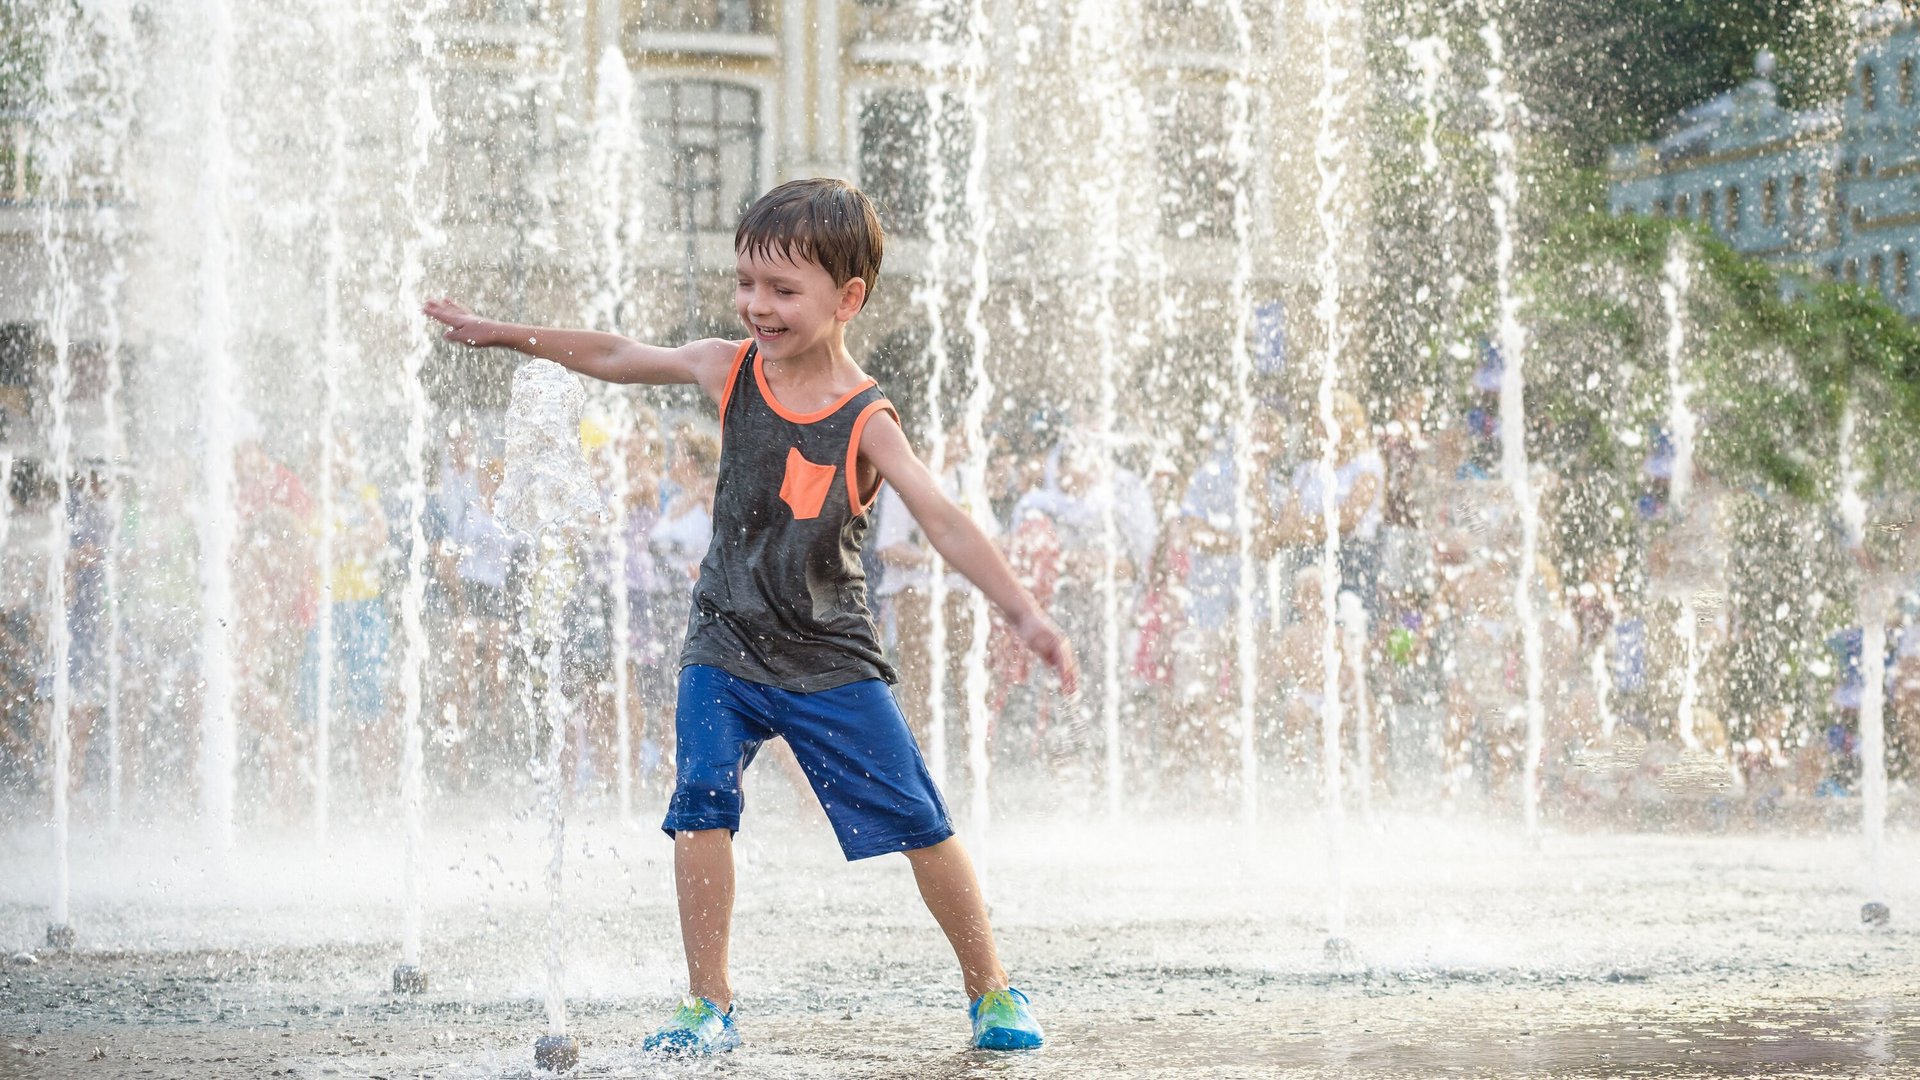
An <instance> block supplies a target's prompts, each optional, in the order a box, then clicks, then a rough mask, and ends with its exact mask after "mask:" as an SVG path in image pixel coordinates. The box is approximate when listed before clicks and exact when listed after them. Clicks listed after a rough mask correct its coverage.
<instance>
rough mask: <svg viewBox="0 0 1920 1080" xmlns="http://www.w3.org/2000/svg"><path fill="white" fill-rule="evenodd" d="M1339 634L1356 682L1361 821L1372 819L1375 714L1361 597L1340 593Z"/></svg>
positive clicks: (1356, 772)
mask: <svg viewBox="0 0 1920 1080" xmlns="http://www.w3.org/2000/svg"><path fill="white" fill-rule="evenodd" d="M1339 607H1340V630H1341V635H1342V637H1343V639H1344V640H1343V644H1344V645H1345V647H1346V654H1347V676H1348V677H1349V678H1351V679H1352V680H1353V686H1354V693H1353V791H1354V796H1355V799H1356V801H1357V802H1358V804H1359V808H1360V816H1361V818H1362V819H1363V820H1364V819H1367V818H1370V817H1372V816H1373V714H1372V711H1371V710H1370V709H1369V708H1368V705H1367V692H1366V686H1367V661H1366V655H1367V609H1366V608H1365V607H1363V606H1361V603H1360V595H1359V594H1358V593H1356V592H1354V591H1353V590H1351V589H1342V590H1340V602H1339Z"/></svg>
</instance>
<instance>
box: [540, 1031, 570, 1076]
mask: <svg viewBox="0 0 1920 1080" xmlns="http://www.w3.org/2000/svg"><path fill="white" fill-rule="evenodd" d="M578 1064H580V1044H579V1043H577V1042H574V1041H573V1037H572V1036H570V1035H542V1036H540V1037H539V1038H538V1039H535V1040H534V1041H533V1067H534V1068H536V1069H544V1070H546V1071H547V1072H555V1073H561V1072H566V1071H567V1070H569V1069H571V1068H573V1067H574V1066H575V1065H578Z"/></svg>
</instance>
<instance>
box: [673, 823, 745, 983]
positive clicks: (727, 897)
mask: <svg viewBox="0 0 1920 1080" xmlns="http://www.w3.org/2000/svg"><path fill="white" fill-rule="evenodd" d="M673 878H674V886H675V892H676V893H677V894H678V895H679V898H680V943H681V946H682V947H683V948H685V949H686V952H687V988H688V989H689V990H690V991H692V992H693V994H694V996H695V997H703V998H706V999H707V1000H708V1001H711V1002H713V1003H714V1004H715V1005H718V1006H719V1007H720V1011H722V1012H725V1011H726V1010H728V1009H730V1008H732V1007H733V987H732V986H731V985H729V984H728V982H727V939H728V936H729V935H730V934H731V932H732V929H733V834H731V833H729V832H728V831H727V830H725V829H701V830H699V831H697V832H687V831H685V830H682V831H680V832H678V833H675V834H674V837H673Z"/></svg>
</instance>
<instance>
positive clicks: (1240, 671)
mask: <svg viewBox="0 0 1920 1080" xmlns="http://www.w3.org/2000/svg"><path fill="white" fill-rule="evenodd" d="M1226 9H1227V18H1228V20H1229V21H1230V22H1231V23H1232V24H1233V37H1234V43H1235V46H1236V48H1237V49H1238V52H1239V55H1238V57H1237V59H1236V60H1235V63H1234V66H1233V70H1232V74H1231V75H1230V76H1229V77H1228V79H1227V102H1228V105H1227V161H1228V164H1229V167H1230V169H1231V175H1232V177H1233V272H1232V275H1231V276H1230V277H1229V278H1228V281H1227V308H1228V310H1229V311H1231V312H1232V313H1233V338H1232V346H1231V349H1230V351H1229V355H1228V362H1229V365H1230V366H1231V368H1232V371H1233V396H1234V401H1235V403H1236V405H1237V415H1236V416H1235V417H1234V439H1233V505H1234V556H1235V560H1234V561H1235V568H1236V570H1237V572H1238V575H1239V581H1238V582H1237V583H1236V584H1237V590H1238V593H1239V595H1238V597H1237V599H1236V601H1235V603H1234V605H1233V644H1234V650H1233V651H1234V672H1235V682H1236V684H1237V687H1236V688H1237V690H1238V691H1239V709H1238V714H1239V715H1238V727H1239V734H1240V821H1241V825H1242V826H1243V827H1244V828H1246V829H1247V830H1249V832H1250V831H1251V830H1252V828H1253V826H1254V823H1255V822H1256V821H1257V820H1258V817H1259V810H1260V744H1259V729H1258V724H1257V717H1256V716H1255V711H1254V706H1255V704H1256V702H1257V700H1258V697H1259V676H1258V673H1257V672H1256V671H1255V670H1254V669H1255V667H1256V666H1257V663H1258V656H1257V643H1258V638H1257V637H1256V636H1255V626H1254V613H1253V606H1254V597H1255V595H1256V594H1257V592H1258V590H1259V586H1260V581H1259V570H1258V567H1256V566H1255V565H1254V558H1253V530H1254V526H1255V522H1254V520H1253V484H1254V483H1255V481H1256V478H1255V476H1254V475H1253V474H1254V469H1255V465H1256V455H1255V454H1254V447H1253V444H1254V438H1255V436H1254V410H1255V407H1256V405H1257V404H1258V403H1257V401H1256V400H1255V397H1254V393H1253V353H1252V350H1251V349H1250V348H1249V347H1248V337H1249V335H1250V333H1251V330H1252V317H1253V299H1252V293H1251V288H1252V282H1253V195H1252V187H1253V86H1252V84H1251V83H1250V82H1249V80H1248V78H1247V72H1248V69H1249V68H1251V67H1252V65H1253V63H1254V54H1253V23H1252V21H1251V20H1249V19H1248V18H1247V11H1246V5H1245V4H1244V3H1242V0H1227V5H1226ZM1260 482H1264V478H1260ZM1115 629H1116V630H1117V629H1118V627H1117V626H1116V627H1115ZM1116 652H1117V645H1116ZM1116 663H1117V658H1116Z"/></svg>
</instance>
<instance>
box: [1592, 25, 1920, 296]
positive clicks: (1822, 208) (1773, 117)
mask: <svg viewBox="0 0 1920 1080" xmlns="http://www.w3.org/2000/svg"><path fill="white" fill-rule="evenodd" d="M1917 65H1920V21H1915V20H1912V19H1908V18H1902V17H1901V16H1900V15H1899V14H1898V12H1897V11H1893V10H1890V9H1888V8H1885V7H1881V8H1876V9H1875V10H1874V12H1873V13H1872V14H1870V15H1869V16H1867V17H1865V18H1864V19H1863V20H1862V23H1861V39H1860V45H1859V48H1858V54H1857V56H1856V58H1855V60H1854V62H1853V65H1852V72H1851V76H1850V78H1849V80H1848V83H1847V93H1846V96H1845V97H1844V98H1843V99H1842V100H1841V101H1839V102H1837V103H1834V104H1830V105H1825V106H1821V107H1819V108H1815V109H1809V110H1805V111H1790V110H1787V109H1783V108H1781V107H1780V105H1779V102H1778V100H1777V93H1776V90H1775V88H1774V85H1773V83H1772V82H1771V81H1770V78H1771V76H1772V74H1773V60H1772V57H1771V56H1769V55H1767V54H1764V53H1763V54H1762V55H1761V57H1760V59H1759V61H1758V62H1757V64H1756V65H1755V67H1756V73H1755V78H1753V79H1752V80H1750V81H1748V82H1747V83H1746V84H1745V85H1743V86H1741V87H1740V88H1738V89H1736V90H1734V91H1731V92H1729V93H1726V94H1722V95H1720V96H1719V97H1716V98H1713V99H1712V100H1710V101H1707V102H1704V103H1702V104H1700V105H1697V106H1695V107H1693V108H1691V109H1689V110H1687V111H1686V112H1684V113H1682V114H1681V115H1680V116H1678V117H1677V118H1675V120H1674V123H1673V129H1674V130H1673V131H1672V133H1671V134H1669V135H1667V136H1666V137H1664V138H1662V139H1660V140H1659V141H1657V142H1652V143H1639V144H1634V145H1630V146H1623V147H1618V148H1616V149H1615V150H1614V152H1613V155H1612V160H1611V168H1610V187H1611V191H1610V196H1609V203H1610V206H1611V208H1612V210H1613V212H1614V213H1616V214H1620V213H1629V214H1646V215H1652V216H1657V217H1680V218H1689V219H1697V220H1698V221H1700V222H1701V223H1702V224H1704V225H1707V226H1708V227H1709V228H1711V229H1712V230H1713V231H1714V232H1715V233H1716V234H1718V235H1719V236H1721V237H1722V238H1724V239H1725V240H1726V241H1727V242H1728V243H1730V244H1732V245H1733V246H1734V247H1735V248H1737V249H1739V250H1740V251H1742V252H1746V253H1748V254H1751V255H1755V256H1758V257H1760V258H1763V259H1765V260H1767V261H1768V262H1769V263H1772V264H1773V265H1775V266H1777V267H1779V268H1781V269H1784V270H1789V271H1794V272H1797V273H1801V274H1806V275H1811V276H1819V277H1824V278H1825V279H1826V280H1829V281H1845V282H1849V283H1854V284H1860V285H1865V286H1867V287H1868V288H1871V289H1874V290H1876V291H1878V292H1879V293H1880V294H1881V295H1883V296H1885V297H1886V298H1887V301H1888V302H1889V303H1891V304H1893V305H1894V306H1895V307H1896V308H1898V309H1900V310H1901V311H1902V312H1904V313H1906V314H1907V315H1908V316H1909V317H1915V318H1920V296H1917V295H1916V294H1915V280H1914V259H1915V257H1916V255H1920V99H1916V89H1915V79H1916V78H1917V77H1920V76H1916V73H1915V68H1916V66H1917Z"/></svg>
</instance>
